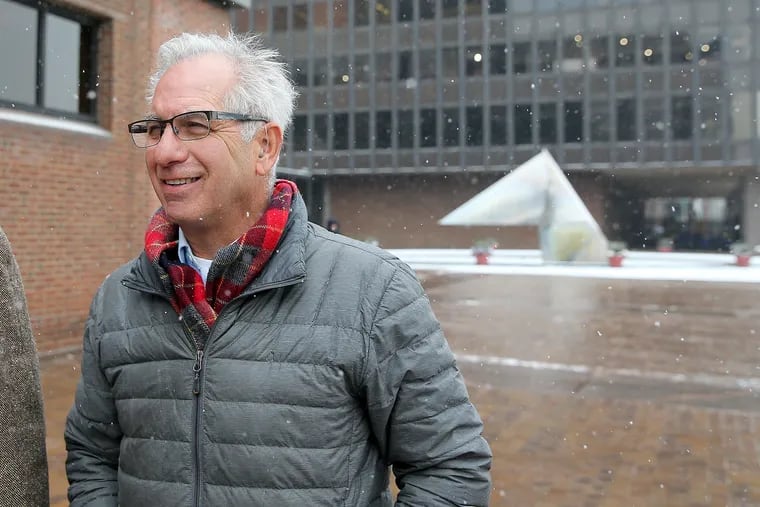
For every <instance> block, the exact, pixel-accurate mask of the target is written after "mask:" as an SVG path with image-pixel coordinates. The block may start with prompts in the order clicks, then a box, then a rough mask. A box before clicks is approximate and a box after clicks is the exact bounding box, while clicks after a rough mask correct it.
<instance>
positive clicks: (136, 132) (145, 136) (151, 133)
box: [129, 120, 163, 148]
mask: <svg viewBox="0 0 760 507" xmlns="http://www.w3.org/2000/svg"><path fill="white" fill-rule="evenodd" d="M162 130H163V125H161V123H159V122H157V121H150V120H145V121H138V122H135V123H132V124H131V125H130V126H129V133H130V134H132V139H133V140H134V142H135V145H137V146H138V147H140V148H147V147H148V146H153V145H154V144H157V143H158V141H159V140H160V139H161V131H162Z"/></svg>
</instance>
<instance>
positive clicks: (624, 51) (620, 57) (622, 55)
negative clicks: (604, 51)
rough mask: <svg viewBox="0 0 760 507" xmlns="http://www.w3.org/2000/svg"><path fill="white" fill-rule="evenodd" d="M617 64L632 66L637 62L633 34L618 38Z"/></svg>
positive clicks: (617, 65)
mask: <svg viewBox="0 0 760 507" xmlns="http://www.w3.org/2000/svg"><path fill="white" fill-rule="evenodd" d="M615 44H616V53H615V66H616V67H631V66H633V65H635V64H636V44H635V40H634V37H633V35H620V36H618V38H617V41H616V42H615Z"/></svg>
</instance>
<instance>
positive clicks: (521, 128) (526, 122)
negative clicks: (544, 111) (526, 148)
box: [514, 104, 533, 144]
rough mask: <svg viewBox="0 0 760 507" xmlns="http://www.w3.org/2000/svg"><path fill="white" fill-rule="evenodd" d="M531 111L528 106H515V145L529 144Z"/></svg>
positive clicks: (530, 137) (531, 139)
mask: <svg viewBox="0 0 760 507" xmlns="http://www.w3.org/2000/svg"><path fill="white" fill-rule="evenodd" d="M532 122H533V111H532V109H531V107H530V104H516V105H515V121H514V126H515V127H514V128H515V144H531V143H532V142H533V135H532V128H533V127H532Z"/></svg>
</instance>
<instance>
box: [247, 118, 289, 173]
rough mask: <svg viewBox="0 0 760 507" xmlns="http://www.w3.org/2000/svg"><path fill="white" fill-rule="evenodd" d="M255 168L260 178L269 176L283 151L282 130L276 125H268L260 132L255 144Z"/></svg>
mask: <svg viewBox="0 0 760 507" xmlns="http://www.w3.org/2000/svg"><path fill="white" fill-rule="evenodd" d="M253 144H254V159H253V161H254V166H255V168H256V174H257V175H259V176H266V175H268V174H269V173H270V172H271V170H272V168H273V167H274V165H275V164H276V163H277V159H279V158H280V150H281V149H282V128H280V126H279V125H277V124H276V123H267V124H266V125H264V126H263V127H262V128H261V129H260V130H259V133H258V135H257V136H256V138H255V140H254V142H253Z"/></svg>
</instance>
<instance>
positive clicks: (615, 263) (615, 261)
mask: <svg viewBox="0 0 760 507" xmlns="http://www.w3.org/2000/svg"><path fill="white" fill-rule="evenodd" d="M609 262H610V266H611V267H613V268H620V267H622V266H623V256H622V255H610V256H609Z"/></svg>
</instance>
